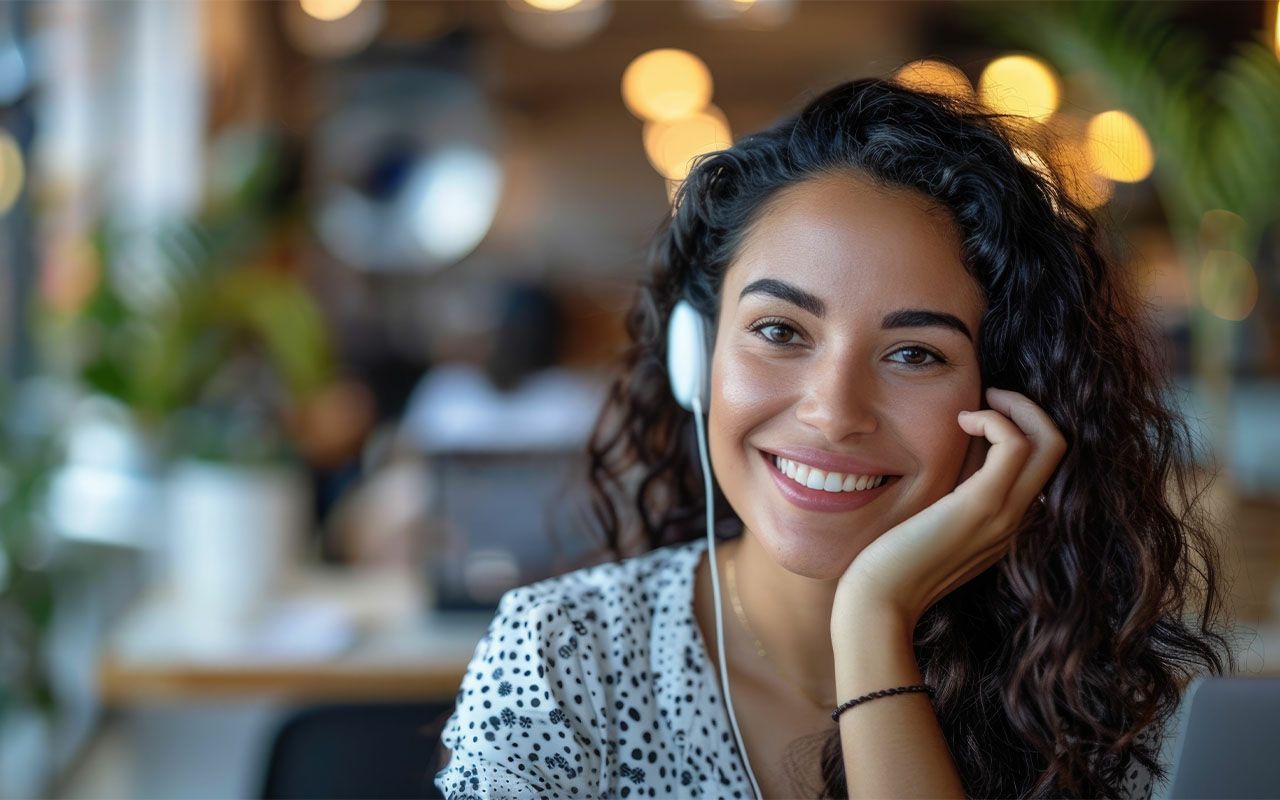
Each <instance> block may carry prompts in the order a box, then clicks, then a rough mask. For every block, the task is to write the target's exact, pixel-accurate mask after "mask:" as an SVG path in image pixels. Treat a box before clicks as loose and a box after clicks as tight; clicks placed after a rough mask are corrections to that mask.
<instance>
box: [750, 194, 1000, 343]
mask: <svg viewBox="0 0 1280 800" xmlns="http://www.w3.org/2000/svg"><path fill="white" fill-rule="evenodd" d="M765 278H774V279H779V280H785V281H786V282H788V283H791V284H795V285H798V286H800V287H803V288H804V289H805V290H806V291H808V292H810V293H812V294H814V295H817V296H819V297H825V298H826V299H827V301H828V304H829V305H832V306H833V307H837V308H838V307H840V306H842V305H847V304H849V303H857V304H858V305H868V304H870V305H874V306H880V305H883V306H885V307H889V306H892V307H899V306H901V305H903V304H904V303H908V302H909V301H910V302H919V301H923V300H928V301H933V304H934V305H939V304H945V305H949V306H955V307H956V308H955V309H954V310H953V313H957V315H959V312H960V311H961V310H963V311H966V312H968V313H965V314H964V316H963V317H962V318H966V319H967V318H970V317H971V316H973V315H976V314H977V313H979V304H980V302H981V300H980V298H981V290H980V288H979V287H978V286H977V284H976V282H975V281H974V280H973V278H972V277H971V276H970V275H969V273H968V271H967V270H966V269H965V267H964V262H963V260H962V255H961V238H960V232H959V229H958V227H957V226H956V225H955V223H954V221H953V220H952V219H951V217H950V215H949V214H948V213H946V210H945V209H941V208H940V207H939V206H938V205H937V204H936V203H933V202H932V201H930V200H929V199H928V198H927V197H925V196H924V195H922V194H920V193H918V192H915V191H913V190H910V189H897V188H885V187H882V186H880V185H878V184H874V183H871V182H870V181H867V180H864V179H858V178H852V177H845V176H838V177H834V178H832V177H824V178H821V179H813V180H809V181H805V182H803V183H801V184H797V185H794V186H791V187H788V188H787V189H786V190H784V192H782V193H780V194H779V195H778V196H777V197H775V198H774V199H773V200H772V201H771V202H770V204H769V206H768V207H767V208H766V209H765V210H764V211H763V213H762V214H761V215H760V216H759V217H758V218H757V220H756V221H755V222H754V224H753V225H752V227H751V230H750V231H749V232H748V235H747V236H746V237H744V240H743V242H742V245H741V246H740V247H739V249H738V252H737V254H736V257H735V259H734V261H733V263H732V264H731V265H730V267H729V270H728V273H727V274H726V275H725V282H724V286H725V290H726V291H725V299H726V300H727V301H729V302H731V303H734V304H736V303H737V299H738V292H740V291H741V290H742V288H743V287H745V286H746V285H747V284H748V283H751V282H753V281H757V280H761V279H765ZM731 307H732V306H731Z"/></svg>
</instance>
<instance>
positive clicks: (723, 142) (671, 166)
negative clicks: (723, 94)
mask: <svg viewBox="0 0 1280 800" xmlns="http://www.w3.org/2000/svg"><path fill="white" fill-rule="evenodd" d="M732 144H733V134H732V132H731V131H730V130H729V120H728V119H727V118H726V117H725V115H724V112H723V111H721V110H720V109H719V108H717V107H716V106H714V105H709V106H707V108H706V110H705V111H700V112H698V113H696V114H691V115H689V116H687V117H684V118H682V119H678V120H675V121H673V122H646V123H645V126H644V152H645V155H646V156H648V157H649V163H650V164H652V165H653V168H654V169H656V170H657V171H658V173H659V174H661V175H662V176H663V177H665V178H668V179H671V180H676V181H679V180H684V178H685V176H687V175H688V174H689V169H690V167H691V166H692V165H691V164H690V163H689V162H690V161H691V160H692V159H693V158H695V157H696V156H699V155H701V154H703V153H710V152H714V151H716V150H723V149H724V148H726V147H729V146H730V145H732Z"/></svg>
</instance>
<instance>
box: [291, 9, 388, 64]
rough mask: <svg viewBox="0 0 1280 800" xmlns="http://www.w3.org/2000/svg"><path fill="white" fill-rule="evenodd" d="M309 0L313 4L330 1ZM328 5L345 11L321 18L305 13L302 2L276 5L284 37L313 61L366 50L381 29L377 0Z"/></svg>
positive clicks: (382, 17) (384, 12) (381, 17)
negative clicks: (343, 7) (280, 16)
mask: <svg viewBox="0 0 1280 800" xmlns="http://www.w3.org/2000/svg"><path fill="white" fill-rule="evenodd" d="M310 1H311V2H313V3H316V4H317V5H324V4H328V3H329V2H330V0H324V3H321V0H310ZM332 5H335V6H336V5H342V6H349V8H347V10H346V12H344V13H343V14H341V15H338V16H335V17H329V18H325V17H321V16H318V15H316V14H313V13H312V12H311V11H310V10H308V8H307V4H306V2H302V3H282V4H280V12H281V15H282V17H283V19H282V20H281V21H282V22H283V27H284V32H285V36H286V37H287V38H288V39H289V42H290V43H291V44H292V45H293V46H294V47H296V48H297V49H298V50H299V51H300V52H302V53H306V54H307V55H309V56H315V57H316V58H343V57H345V56H350V55H354V54H355V53H358V52H360V51H361V50H363V49H365V48H366V47H368V46H369V43H370V42H372V41H373V40H374V37H376V36H377V35H378V31H379V30H381V29H382V23H383V20H384V19H385V17H386V9H385V8H384V7H383V5H382V2H381V1H380V0H363V2H356V3H352V2H351V0H345V2H342V3H338V2H333V3H332Z"/></svg>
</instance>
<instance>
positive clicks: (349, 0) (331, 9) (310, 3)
mask: <svg viewBox="0 0 1280 800" xmlns="http://www.w3.org/2000/svg"><path fill="white" fill-rule="evenodd" d="M360 3H361V0H298V4H299V5H301V6H302V10H303V11H305V12H307V14H308V15H310V16H312V17H315V18H316V19H318V20H322V21H324V22H333V21H334V20H339V19H342V18H343V17H345V16H347V15H348V14H350V13H351V12H352V11H355V10H356V7H357V6H359V5H360Z"/></svg>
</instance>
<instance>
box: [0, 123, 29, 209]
mask: <svg viewBox="0 0 1280 800" xmlns="http://www.w3.org/2000/svg"><path fill="white" fill-rule="evenodd" d="M26 174H27V171H26V167H25V166H24V165H23V161H22V149H21V148H20V147H18V142H17V141H16V140H15V139H14V138H13V136H12V135H10V134H9V132H8V131H5V130H0V214H7V213H8V212H9V209H11V208H13V204H14V203H16V202H17V201H18V196H19V195H21V194H22V186H23V184H24V183H26Z"/></svg>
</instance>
